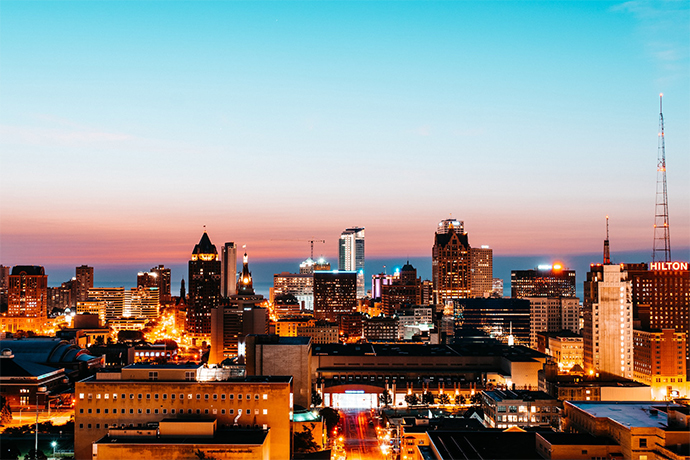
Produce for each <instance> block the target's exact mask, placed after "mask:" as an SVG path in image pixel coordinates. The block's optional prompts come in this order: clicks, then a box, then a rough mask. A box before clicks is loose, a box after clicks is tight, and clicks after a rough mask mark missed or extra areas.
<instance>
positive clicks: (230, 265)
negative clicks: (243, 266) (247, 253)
mask: <svg viewBox="0 0 690 460" xmlns="http://www.w3.org/2000/svg"><path fill="white" fill-rule="evenodd" d="M221 264H222V265H221V278H220V293H221V295H222V296H223V297H228V296H231V295H233V294H235V293H236V292H237V245H236V244H235V243H234V242H233V241H229V242H227V243H225V244H224V245H223V255H222V257H221Z"/></svg>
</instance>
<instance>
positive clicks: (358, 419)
mask: <svg viewBox="0 0 690 460" xmlns="http://www.w3.org/2000/svg"><path fill="white" fill-rule="evenodd" d="M340 416H341V418H342V421H341V425H342V427H343V432H342V436H343V443H344V447H345V451H346V452H347V459H348V460H364V459H371V460H384V459H385V458H386V457H385V456H384V455H383V454H382V452H381V446H380V445H379V441H378V439H377V438H376V429H375V427H374V426H373V425H370V424H369V422H370V420H371V413H370V411H369V409H344V410H341V411H340Z"/></svg>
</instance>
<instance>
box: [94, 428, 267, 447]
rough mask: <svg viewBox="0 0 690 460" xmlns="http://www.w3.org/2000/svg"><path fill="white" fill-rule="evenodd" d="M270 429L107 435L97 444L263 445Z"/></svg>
mask: <svg viewBox="0 0 690 460" xmlns="http://www.w3.org/2000/svg"><path fill="white" fill-rule="evenodd" d="M267 435H268V431H264V430H259V429H240V428H237V429H222V430H216V432H215V434H214V435H213V437H211V436H208V437H207V436H196V437H195V436H163V437H160V436H137V435H134V436H119V435H113V436H110V435H105V436H103V437H102V438H101V439H99V440H98V441H96V444H221V445H223V444H224V445H261V444H263V443H264V442H265V440H266V436H267Z"/></svg>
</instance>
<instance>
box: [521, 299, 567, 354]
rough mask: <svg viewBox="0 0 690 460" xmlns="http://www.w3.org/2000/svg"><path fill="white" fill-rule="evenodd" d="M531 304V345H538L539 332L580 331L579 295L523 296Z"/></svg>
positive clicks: (533, 346) (534, 346)
mask: <svg viewBox="0 0 690 460" xmlns="http://www.w3.org/2000/svg"><path fill="white" fill-rule="evenodd" d="M523 298H524V299H525V300H528V301H529V305H530V346H531V347H532V348H536V347H537V333H539V332H558V331H562V330H568V331H571V332H573V333H575V334H578V333H579V332H580V299H578V298H577V297H523Z"/></svg>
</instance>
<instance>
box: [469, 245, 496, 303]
mask: <svg viewBox="0 0 690 460" xmlns="http://www.w3.org/2000/svg"><path fill="white" fill-rule="evenodd" d="M493 253H494V251H493V249H491V248H489V246H480V247H478V248H470V271H471V278H472V282H471V287H470V297H489V296H491V293H492V292H493V284H494V256H493Z"/></svg>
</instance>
